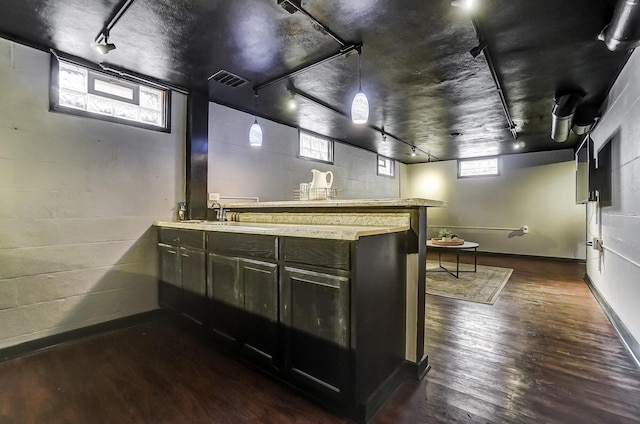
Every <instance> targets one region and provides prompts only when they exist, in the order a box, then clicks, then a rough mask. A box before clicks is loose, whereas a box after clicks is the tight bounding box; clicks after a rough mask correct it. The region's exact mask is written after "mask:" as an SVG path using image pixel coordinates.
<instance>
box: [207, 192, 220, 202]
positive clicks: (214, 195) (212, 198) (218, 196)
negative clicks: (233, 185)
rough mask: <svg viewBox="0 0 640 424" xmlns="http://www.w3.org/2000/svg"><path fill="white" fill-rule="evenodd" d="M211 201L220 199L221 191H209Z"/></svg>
mask: <svg viewBox="0 0 640 424" xmlns="http://www.w3.org/2000/svg"><path fill="white" fill-rule="evenodd" d="M209 201H210V202H218V201H220V193H209Z"/></svg>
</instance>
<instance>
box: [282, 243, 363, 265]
mask: <svg viewBox="0 0 640 424" xmlns="http://www.w3.org/2000/svg"><path fill="white" fill-rule="evenodd" d="M282 256H283V259H284V261H285V262H292V263H299V264H308V265H316V266H322V267H326V268H333V269H343V270H345V271H348V270H349V269H350V267H351V243H350V242H348V241H335V240H322V239H305V238H283V240H282Z"/></svg>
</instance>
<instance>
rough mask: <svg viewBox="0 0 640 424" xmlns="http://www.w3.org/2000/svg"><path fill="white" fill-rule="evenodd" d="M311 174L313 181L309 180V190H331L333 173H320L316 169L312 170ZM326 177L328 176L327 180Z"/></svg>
mask: <svg viewBox="0 0 640 424" xmlns="http://www.w3.org/2000/svg"><path fill="white" fill-rule="evenodd" d="M311 173H312V174H313V179H312V180H311V186H310V187H309V188H311V189H312V190H313V189H317V188H331V184H333V172H331V171H327V172H322V171H318V170H317V169H312V170H311ZM327 176H329V178H328V179H327Z"/></svg>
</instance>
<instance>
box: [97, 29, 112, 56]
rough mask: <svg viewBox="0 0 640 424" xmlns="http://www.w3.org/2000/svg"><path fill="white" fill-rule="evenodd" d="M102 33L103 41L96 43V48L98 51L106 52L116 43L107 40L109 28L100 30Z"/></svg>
mask: <svg viewBox="0 0 640 424" xmlns="http://www.w3.org/2000/svg"><path fill="white" fill-rule="evenodd" d="M102 35H103V36H104V40H103V43H102V44H96V50H97V51H98V53H100V54H107V53H109V52H110V51H111V50H115V49H116V45H115V44H113V43H110V42H109V30H104V32H102Z"/></svg>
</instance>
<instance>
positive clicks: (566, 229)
mask: <svg viewBox="0 0 640 424" xmlns="http://www.w3.org/2000/svg"><path fill="white" fill-rule="evenodd" d="M572 158H573V150H572V149H566V150H561V151H556V152H538V153H522V154H513V155H506V156H502V157H501V158H500V160H501V168H502V169H501V175H500V176H496V177H479V178H460V179H459V178H458V177H457V172H458V169H457V161H443V162H433V163H426V164H416V165H410V166H409V167H408V168H409V169H408V178H407V180H406V181H407V184H403V197H426V198H430V199H438V200H445V201H447V202H448V205H447V207H446V208H431V209H429V211H428V216H427V224H428V227H431V228H430V229H429V232H428V236H429V237H437V235H438V231H439V228H438V227H436V226H445V227H452V226H456V227H489V228H512V229H517V228H520V227H522V226H524V225H527V226H528V227H529V233H528V234H522V233H521V232H519V231H504V230H484V229H473V228H450V230H451V231H453V232H455V233H456V234H458V235H459V236H460V237H462V238H464V239H468V240H471V241H475V242H478V243H479V244H480V247H479V249H478V250H480V251H483V252H494V253H508V254H519V255H532V256H545V257H555V258H571V259H584V256H585V243H586V240H585V217H584V213H585V212H584V211H585V206H584V205H576V203H575V164H574V162H573V160H572Z"/></svg>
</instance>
